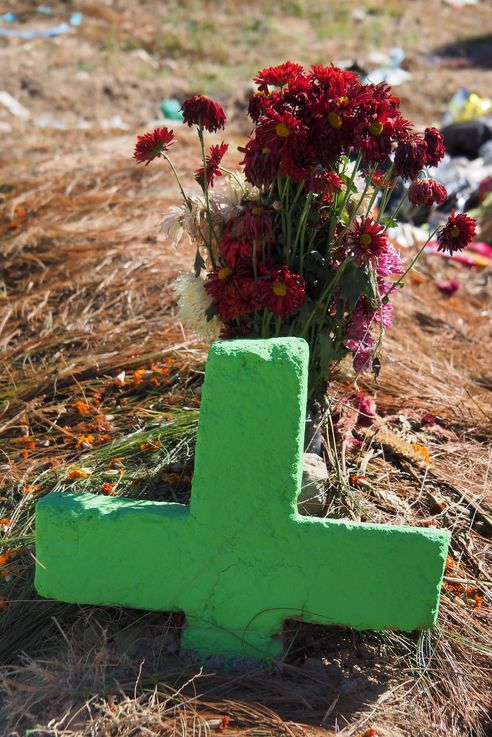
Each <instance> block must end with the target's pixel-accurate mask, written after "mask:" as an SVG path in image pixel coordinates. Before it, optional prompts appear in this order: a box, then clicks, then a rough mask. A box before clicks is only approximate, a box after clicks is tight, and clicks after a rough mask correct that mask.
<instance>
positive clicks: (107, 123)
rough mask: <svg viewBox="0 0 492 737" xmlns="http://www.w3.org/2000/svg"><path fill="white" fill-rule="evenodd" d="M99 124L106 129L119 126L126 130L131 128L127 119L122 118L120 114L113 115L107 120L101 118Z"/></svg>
mask: <svg viewBox="0 0 492 737" xmlns="http://www.w3.org/2000/svg"><path fill="white" fill-rule="evenodd" d="M99 125H100V126H101V128H103V129H104V130H110V129H112V128H117V129H118V130H122V131H126V130H128V128H129V126H128V125H127V124H126V123H125V121H124V120H122V118H121V116H120V115H113V116H112V117H111V118H108V119H107V120H101V122H100V124H99Z"/></svg>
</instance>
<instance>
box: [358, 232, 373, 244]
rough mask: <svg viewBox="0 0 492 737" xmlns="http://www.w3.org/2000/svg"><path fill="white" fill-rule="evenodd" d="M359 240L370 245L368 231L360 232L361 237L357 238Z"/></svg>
mask: <svg viewBox="0 0 492 737" xmlns="http://www.w3.org/2000/svg"><path fill="white" fill-rule="evenodd" d="M359 242H360V243H361V245H363V246H370V245H371V243H372V238H371V236H370V235H369V233H362V235H361V237H360V238H359Z"/></svg>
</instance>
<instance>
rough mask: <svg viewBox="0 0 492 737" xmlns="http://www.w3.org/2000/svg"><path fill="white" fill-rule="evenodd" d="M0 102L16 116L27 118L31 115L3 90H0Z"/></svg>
mask: <svg viewBox="0 0 492 737" xmlns="http://www.w3.org/2000/svg"><path fill="white" fill-rule="evenodd" d="M0 103H1V104H2V105H3V106H4V107H6V108H7V110H8V111H9V113H12V115H15V117H16V118H23V119H24V120H27V118H30V117H31V113H30V112H29V110H28V109H27V108H26V107H24V105H21V103H20V102H19V101H18V100H16V99H15V97H12V95H11V94H9V93H8V92H6V91H5V90H1V91H0Z"/></svg>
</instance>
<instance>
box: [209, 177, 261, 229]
mask: <svg viewBox="0 0 492 737" xmlns="http://www.w3.org/2000/svg"><path fill="white" fill-rule="evenodd" d="M259 198H260V192H259V190H258V188H257V187H254V186H253V185H252V184H250V182H247V181H246V178H245V176H244V174H243V173H242V172H235V173H234V175H233V176H231V175H229V176H227V177H226V178H225V180H224V181H223V182H221V183H220V185H218V186H217V187H216V188H215V189H214V190H213V192H211V193H210V204H211V206H212V207H213V208H214V210H216V211H217V213H218V215H219V216H220V217H221V218H222V219H223V221H224V222H225V223H227V222H228V221H229V220H232V218H235V217H237V216H238V215H240V214H241V213H242V211H243V209H244V207H243V201H245V200H248V202H251V201H256V200H259Z"/></svg>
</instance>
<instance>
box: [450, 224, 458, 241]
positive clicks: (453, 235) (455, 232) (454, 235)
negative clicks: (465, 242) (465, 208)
mask: <svg viewBox="0 0 492 737" xmlns="http://www.w3.org/2000/svg"><path fill="white" fill-rule="evenodd" d="M459 234H460V229H459V228H458V226H457V225H454V226H453V227H452V228H451V238H458V236H459Z"/></svg>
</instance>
